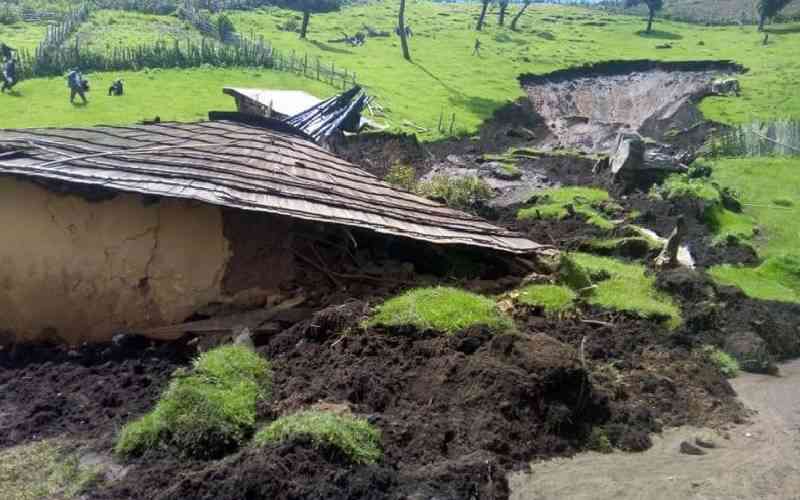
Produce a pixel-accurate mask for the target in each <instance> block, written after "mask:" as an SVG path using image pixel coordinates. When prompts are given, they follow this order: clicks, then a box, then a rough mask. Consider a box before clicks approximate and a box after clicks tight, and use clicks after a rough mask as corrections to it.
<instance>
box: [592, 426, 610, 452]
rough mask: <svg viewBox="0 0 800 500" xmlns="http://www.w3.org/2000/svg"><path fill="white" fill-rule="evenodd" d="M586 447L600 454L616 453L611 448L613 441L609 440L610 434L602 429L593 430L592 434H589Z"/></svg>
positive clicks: (595, 428) (594, 428)
mask: <svg viewBox="0 0 800 500" xmlns="http://www.w3.org/2000/svg"><path fill="white" fill-rule="evenodd" d="M586 447H587V448H589V449H590V450H592V451H597V452H600V453H612V452H613V451H614V448H613V447H612V446H611V441H610V440H609V439H608V434H607V433H606V431H605V430H603V428H602V427H593V428H592V433H591V434H589V439H588V440H587V442H586Z"/></svg>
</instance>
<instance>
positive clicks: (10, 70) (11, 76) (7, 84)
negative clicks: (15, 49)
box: [1, 58, 18, 94]
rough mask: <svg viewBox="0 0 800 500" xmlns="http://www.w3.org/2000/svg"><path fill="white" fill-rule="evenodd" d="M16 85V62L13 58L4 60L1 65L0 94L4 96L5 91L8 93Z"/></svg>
mask: <svg viewBox="0 0 800 500" xmlns="http://www.w3.org/2000/svg"><path fill="white" fill-rule="evenodd" d="M17 83H18V80H17V62H16V61H15V60H14V59H13V58H9V59H6V61H5V63H3V87H2V89H1V90H2V92H3V93H4V94H5V92H6V90H9V91H10V90H11V89H12V88H14V85H16V84H17Z"/></svg>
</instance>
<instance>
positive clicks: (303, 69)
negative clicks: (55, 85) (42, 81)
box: [19, 38, 358, 89]
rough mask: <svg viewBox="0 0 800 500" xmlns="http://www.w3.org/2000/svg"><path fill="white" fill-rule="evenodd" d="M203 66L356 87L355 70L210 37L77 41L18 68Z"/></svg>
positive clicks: (260, 43) (56, 71) (39, 73)
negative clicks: (102, 44) (110, 43)
mask: <svg viewBox="0 0 800 500" xmlns="http://www.w3.org/2000/svg"><path fill="white" fill-rule="evenodd" d="M204 65H211V66H220V67H228V66H234V67H235V66H238V67H253V68H268V69H272V70H275V71H285V72H290V73H294V74H297V75H300V76H304V77H306V78H309V79H314V80H319V81H322V82H326V83H328V84H330V85H332V86H334V87H336V88H341V89H346V88H348V87H350V86H352V85H356V84H357V83H358V80H357V78H356V74H355V72H352V71H348V70H347V69H340V68H336V66H335V64H334V63H333V62H331V63H330V64H327V63H323V62H322V61H321V60H320V59H319V58H311V57H309V56H308V54H302V55H300V54H297V53H296V52H294V51H291V52H283V51H279V50H278V49H276V48H275V47H272V46H271V45H270V44H269V43H268V42H264V40H263V39H259V40H255V39H245V38H243V39H241V40H240V42H239V43H238V44H235V45H234V44H222V43H219V42H216V41H213V40H209V39H206V38H203V39H201V41H200V43H197V42H193V41H191V40H186V41H185V42H183V43H182V42H180V41H178V40H175V41H174V42H173V43H172V44H169V43H167V42H163V41H162V42H156V43H154V44H150V45H146V44H143V45H138V46H132V47H114V48H107V49H105V51H94V50H87V49H85V48H82V47H81V46H80V45H79V42H78V41H77V40H76V43H75V45H70V46H65V47H58V48H53V49H50V50H49V51H46V52H45V53H44V54H39V53H38V51H37V55H32V54H30V52H28V51H25V50H23V51H21V52H20V67H19V72H20V75H21V76H22V78H35V77H44V76H59V75H63V74H64V73H65V72H66V71H68V70H69V69H70V68H75V67H79V68H81V70H82V71H84V72H87V71H138V70H141V69H144V68H196V67H200V66H204Z"/></svg>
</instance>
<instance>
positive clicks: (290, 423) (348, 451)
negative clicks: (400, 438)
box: [254, 410, 382, 464]
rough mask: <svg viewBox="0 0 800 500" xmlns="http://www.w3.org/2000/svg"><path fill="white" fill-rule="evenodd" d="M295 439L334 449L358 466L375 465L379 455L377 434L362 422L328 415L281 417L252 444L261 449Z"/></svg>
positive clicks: (299, 413)
mask: <svg viewBox="0 0 800 500" xmlns="http://www.w3.org/2000/svg"><path fill="white" fill-rule="evenodd" d="M297 438H307V439H310V440H311V443H312V444H313V445H314V447H317V448H319V447H322V446H331V447H334V448H336V449H338V450H339V451H341V452H342V453H343V454H344V455H345V456H347V457H348V458H349V459H350V460H351V461H353V462H355V463H358V464H371V463H375V462H377V461H378V460H379V459H380V458H381V455H382V452H381V448H380V442H381V433H380V430H378V429H376V428H375V427H373V426H372V425H370V423H369V422H367V421H366V420H365V419H362V418H356V417H353V416H350V415H337V414H335V413H333V412H328V411H310V410H309V411H301V412H298V413H295V414H293V415H288V416H285V417H281V418H279V419H277V420H275V421H274V422H272V423H271V424H269V425H268V426H266V427H264V428H263V429H262V430H260V431H259V432H258V433H257V434H256V436H255V439H254V441H255V444H256V445H257V446H265V445H269V444H277V443H284V442H287V441H291V440H293V439H297Z"/></svg>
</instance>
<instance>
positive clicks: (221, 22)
mask: <svg viewBox="0 0 800 500" xmlns="http://www.w3.org/2000/svg"><path fill="white" fill-rule="evenodd" d="M216 28H217V36H218V37H219V39H220V40H222V41H223V42H225V41H228V40H229V39H230V38H231V36H233V34H234V33H236V27H235V26H234V25H233V21H231V19H230V18H229V17H228V16H226V15H225V14H220V15H219V16H218V17H217V21H216Z"/></svg>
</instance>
